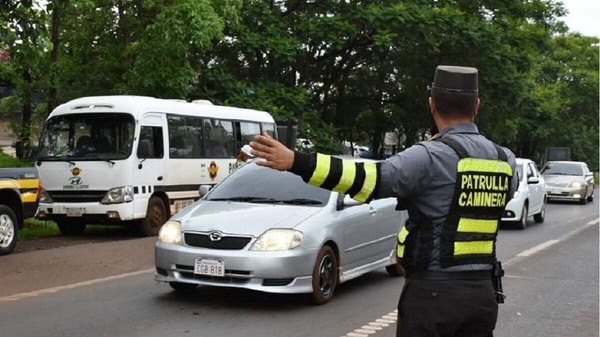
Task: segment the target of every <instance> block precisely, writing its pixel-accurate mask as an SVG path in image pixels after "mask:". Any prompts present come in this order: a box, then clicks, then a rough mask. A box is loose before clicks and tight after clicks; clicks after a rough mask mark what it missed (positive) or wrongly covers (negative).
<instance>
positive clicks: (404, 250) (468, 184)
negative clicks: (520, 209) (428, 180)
mask: <svg viewBox="0 0 600 337" xmlns="http://www.w3.org/2000/svg"><path fill="white" fill-rule="evenodd" d="M435 140H436V141H441V142H443V143H444V144H446V145H448V146H450V147H451V148H452V149H453V150H454V151H455V152H456V153H457V154H458V156H459V161H458V165H457V176H456V185H455V189H454V196H453V199H452V203H451V206H450V210H449V212H448V213H449V214H448V216H447V217H446V220H445V221H444V222H443V223H442V224H439V225H434V224H433V222H432V220H431V219H430V218H428V217H427V216H426V215H424V214H417V218H416V219H408V220H407V222H406V224H405V225H404V226H403V227H402V229H401V230H400V233H399V234H398V249H397V254H398V257H399V258H400V261H401V262H402V264H403V266H404V267H405V268H406V269H407V270H425V269H427V267H428V266H429V265H430V263H431V261H432V258H433V257H432V253H433V251H434V250H436V251H438V252H439V256H436V257H435V258H436V259H439V263H440V265H441V266H442V268H447V267H451V266H458V265H466V264H493V263H494V262H495V256H496V236H497V234H498V224H499V222H500V219H501V218H502V214H503V212H504V208H505V206H506V204H507V202H508V200H509V192H510V186H511V179H512V176H513V171H512V168H511V167H510V165H509V164H508V162H507V156H506V153H505V152H504V150H503V149H502V148H501V147H500V146H498V145H496V144H494V145H495V147H496V150H497V152H498V159H497V160H496V159H479V158H471V157H470V156H469V154H468V153H467V151H466V150H465V148H464V147H463V146H462V145H461V144H460V143H458V142H457V141H455V140H454V139H452V138H438V139H435ZM413 214H414V213H413Z"/></svg>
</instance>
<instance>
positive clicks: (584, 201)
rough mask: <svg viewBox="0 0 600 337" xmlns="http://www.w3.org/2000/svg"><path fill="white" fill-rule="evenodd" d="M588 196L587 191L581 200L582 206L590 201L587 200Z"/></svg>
mask: <svg viewBox="0 0 600 337" xmlns="http://www.w3.org/2000/svg"><path fill="white" fill-rule="evenodd" d="M586 195H587V190H586V191H585V194H584V195H583V199H579V203H580V204H582V205H586V204H587V202H588V199H587V197H586Z"/></svg>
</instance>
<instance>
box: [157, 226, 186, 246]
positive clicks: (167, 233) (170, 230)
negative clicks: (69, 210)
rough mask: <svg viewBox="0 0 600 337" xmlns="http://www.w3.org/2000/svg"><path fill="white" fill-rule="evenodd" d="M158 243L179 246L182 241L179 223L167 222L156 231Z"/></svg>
mask: <svg viewBox="0 0 600 337" xmlns="http://www.w3.org/2000/svg"><path fill="white" fill-rule="evenodd" d="M158 241H160V242H164V243H171V244H180V243H181V241H182V235H181V223H179V221H172V220H169V221H167V222H165V224H164V225H162V227H161V228H160V230H159V231H158Z"/></svg>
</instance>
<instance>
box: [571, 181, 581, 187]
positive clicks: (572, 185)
mask: <svg viewBox="0 0 600 337" xmlns="http://www.w3.org/2000/svg"><path fill="white" fill-rule="evenodd" d="M582 186H583V184H582V183H580V182H579V181H574V182H572V183H571V184H570V185H569V187H573V188H580V187H582Z"/></svg>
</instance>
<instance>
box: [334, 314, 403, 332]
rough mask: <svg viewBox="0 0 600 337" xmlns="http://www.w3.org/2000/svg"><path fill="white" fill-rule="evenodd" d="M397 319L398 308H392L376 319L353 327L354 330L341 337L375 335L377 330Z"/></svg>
mask: <svg viewBox="0 0 600 337" xmlns="http://www.w3.org/2000/svg"><path fill="white" fill-rule="evenodd" d="M397 320H398V310H394V311H392V312H390V313H389V314H385V315H383V316H381V317H380V318H377V319H376V320H374V321H372V322H369V323H367V325H363V326H362V327H360V328H358V329H355V330H354V331H351V332H348V333H347V334H345V335H344V336H342V337H369V336H373V335H375V334H376V333H377V332H379V331H381V330H383V328H387V327H388V326H390V324H394V323H396V321H397Z"/></svg>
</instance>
